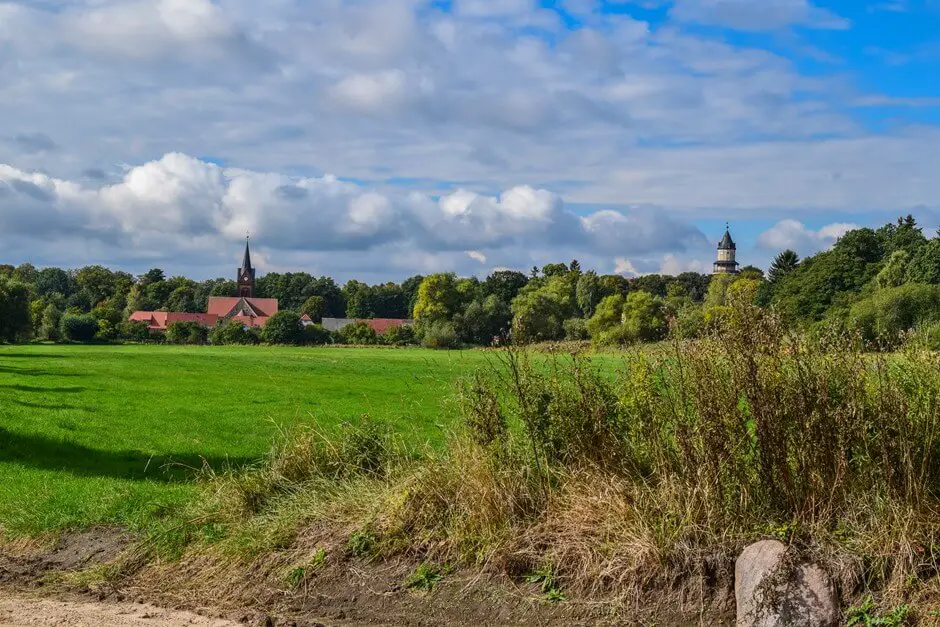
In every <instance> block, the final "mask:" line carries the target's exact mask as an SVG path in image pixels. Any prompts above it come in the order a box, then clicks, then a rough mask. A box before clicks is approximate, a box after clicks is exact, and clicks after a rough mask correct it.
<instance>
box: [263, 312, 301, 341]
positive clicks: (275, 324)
mask: <svg viewBox="0 0 940 627" xmlns="http://www.w3.org/2000/svg"><path fill="white" fill-rule="evenodd" d="M261 340H262V341H263V342H264V343H265V344H300V343H301V342H303V341H304V334H303V326H301V324H300V316H299V315H297V314H296V313H294V312H293V311H279V312H277V313H276V314H274V315H273V316H271V317H270V318H268V321H267V322H266V323H265V325H264V327H262V329H261Z"/></svg>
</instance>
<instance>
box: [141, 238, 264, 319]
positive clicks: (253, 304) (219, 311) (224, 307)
mask: <svg viewBox="0 0 940 627" xmlns="http://www.w3.org/2000/svg"><path fill="white" fill-rule="evenodd" d="M236 284H237V286H238V296H232V297H227V296H210V297H209V307H208V311H206V313H181V312H174V311H135V312H134V313H133V314H131V317H130V319H131V320H132V321H136V322H146V323H147V326H148V328H149V329H150V330H152V331H166V328H167V326H168V325H169V324H171V323H173V322H196V323H199V324H201V325H203V326H207V327H214V326H215V325H217V324H220V323H224V322H228V321H230V320H235V321H237V322H241V323H242V324H243V325H244V326H246V327H263V326H264V323H265V322H267V321H268V318H270V317H271V316H273V315H274V314H276V313H277V299H274V298H255V297H254V291H255V269H254V268H252V267H251V252H250V251H249V250H248V242H247V240H246V241H245V256H244V258H243V259H242V265H241V267H240V268H239V269H238V278H237V279H236Z"/></svg>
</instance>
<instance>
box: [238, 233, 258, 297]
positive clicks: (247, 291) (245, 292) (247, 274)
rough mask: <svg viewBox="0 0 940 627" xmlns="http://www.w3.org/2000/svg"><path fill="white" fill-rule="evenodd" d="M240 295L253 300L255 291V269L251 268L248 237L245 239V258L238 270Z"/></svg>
mask: <svg viewBox="0 0 940 627" xmlns="http://www.w3.org/2000/svg"><path fill="white" fill-rule="evenodd" d="M237 283H238V295H239V296H241V297H242V298H251V297H252V296H253V295H254V291H255V269H254V268H252V267H251V251H249V250H248V237H247V236H246V237H245V256H244V258H243V259H242V266H241V268H239V269H238V279H237Z"/></svg>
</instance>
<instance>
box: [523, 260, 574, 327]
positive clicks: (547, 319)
mask: <svg viewBox="0 0 940 627" xmlns="http://www.w3.org/2000/svg"><path fill="white" fill-rule="evenodd" d="M579 277H580V273H572V272H568V273H565V274H561V273H555V274H552V275H549V276H548V278H546V279H541V280H539V281H530V282H529V284H528V285H526V287H525V288H524V289H523V290H522V291H521V292H520V293H519V295H518V296H517V297H516V298H515V299H514V300H513V301H512V307H511V309H512V313H513V322H512V338H513V340H514V341H515V342H520V343H529V342H543V341H551V340H560V339H562V338H563V337H564V326H563V325H564V322H565V320H567V319H568V318H572V317H575V315H576V314H577V313H578V304H577V295H576V292H577V283H578V279H579Z"/></svg>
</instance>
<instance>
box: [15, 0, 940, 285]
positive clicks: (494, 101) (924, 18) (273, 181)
mask: <svg viewBox="0 0 940 627" xmlns="http://www.w3.org/2000/svg"><path fill="white" fill-rule="evenodd" d="M938 70H940V1H938V0H855V1H849V0H841V1H835V0H616V1H614V0H318V1H317V2H315V3H314V2H309V1H306V0H272V1H270V2H265V3H263V5H262V4H260V3H258V2H256V1H254V0H68V1H65V0H43V1H38V0H34V1H30V0H15V1H12V2H11V1H9V0H6V1H4V0H0V119H3V120H4V124H3V126H2V127H0V250H3V251H4V257H5V259H4V260H3V261H6V262H10V263H20V262H23V261H31V262H33V263H35V264H37V265H43V264H59V265H69V266H78V265H84V264H86V263H105V264H108V265H112V266H119V267H123V268H126V269H129V270H132V271H143V270H146V269H147V268H149V267H151V266H154V265H159V266H162V267H164V268H166V269H167V271H169V272H171V273H185V274H188V275H190V276H196V277H207V276H216V275H220V274H221V275H227V274H231V268H230V267H231V266H232V265H233V264H237V261H238V258H239V255H240V246H239V244H238V242H239V240H240V239H241V238H242V237H243V236H244V233H245V231H251V232H252V233H253V234H254V242H256V244H255V247H256V248H257V255H256V256H257V258H258V260H259V265H261V267H262V269H263V270H269V271H271V270H278V271H284V270H307V271H310V272H315V273H318V274H329V275H333V276H336V277H337V278H339V279H341V280H343V279H347V278H352V277H357V278H361V279H364V280H370V281H380V280H386V279H396V280H400V279H402V278H404V277H406V276H409V275H411V274H415V273H424V274H426V273H429V272H435V271H456V272H459V273H462V274H485V273H487V272H489V271H491V270H493V269H494V268H503V267H512V268H520V269H528V268H530V267H531V266H532V265H533V264H542V263H546V262H549V261H557V260H569V259H572V258H578V259H580V260H581V261H582V265H584V266H586V267H592V268H595V269H597V270H599V271H601V272H614V271H616V272H622V273H624V274H635V273H646V272H668V273H675V272H681V271H684V270H699V271H708V270H709V268H710V263H711V261H712V258H713V256H714V246H715V243H716V242H717V239H718V238H719V237H720V236H721V232H722V230H723V227H724V224H725V222H726V221H729V222H731V224H732V230H733V232H734V234H735V237H736V239H737V240H738V244H739V255H740V257H741V258H742V261H744V262H745V263H754V264H756V265H760V266H766V264H767V263H768V262H769V260H770V259H771V258H772V257H773V255H774V254H775V253H776V252H778V251H779V250H780V249H782V248H785V247H792V248H794V249H796V250H798V251H799V252H800V253H801V254H804V255H806V254H811V253H813V252H815V251H818V250H822V249H825V248H826V247H828V246H831V245H832V243H833V242H834V241H835V240H836V238H837V237H838V236H839V235H840V234H841V233H843V232H845V230H847V229H849V228H853V227H854V226H857V225H872V226H877V225H880V224H883V223H884V222H887V221H890V220H893V219H894V218H896V217H897V216H898V215H900V214H906V213H913V214H914V215H915V216H917V217H918V219H919V220H920V222H921V223H922V224H923V225H924V226H925V227H927V228H928V229H929V230H930V231H931V232H932V231H933V229H935V228H937V227H938V226H940V202H938V200H937V199H938V198H940V180H938V179H940V177H937V176H936V172H937V170H938V165H940V158H938V148H937V146H940V71H938Z"/></svg>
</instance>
